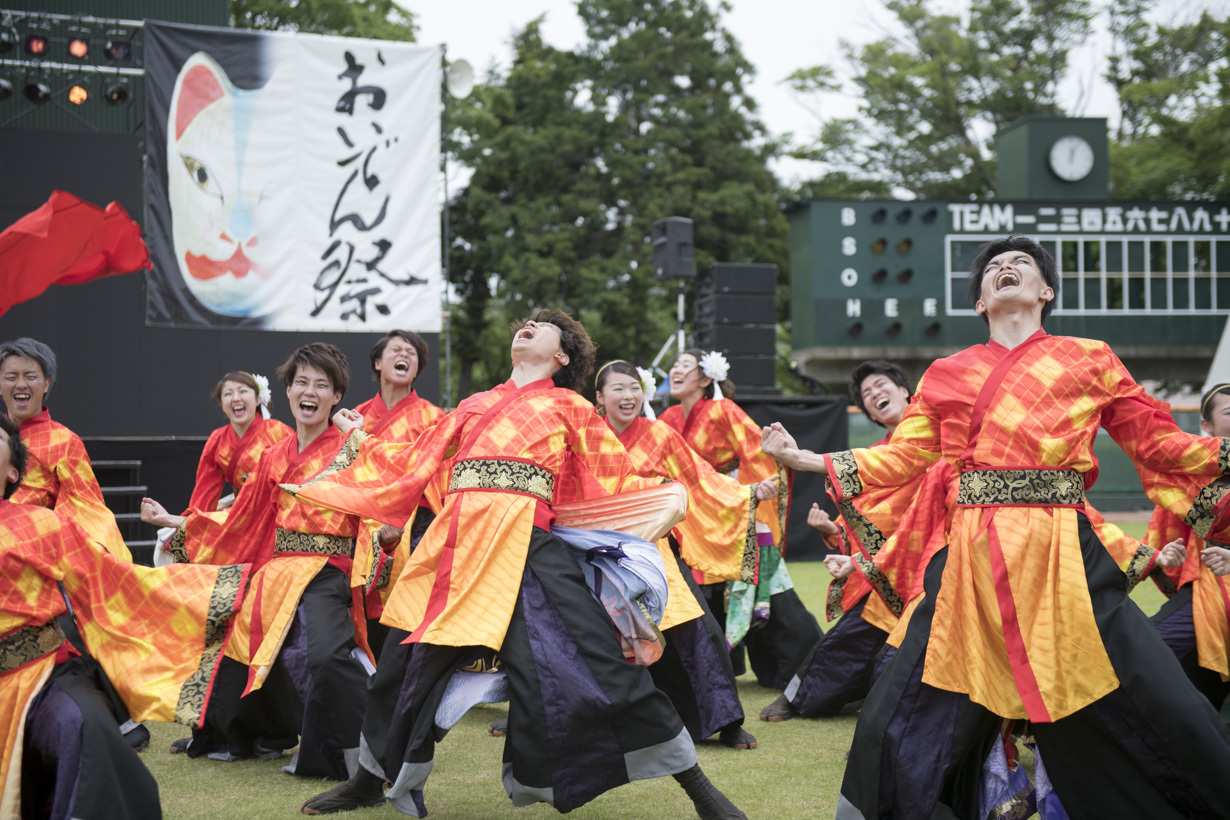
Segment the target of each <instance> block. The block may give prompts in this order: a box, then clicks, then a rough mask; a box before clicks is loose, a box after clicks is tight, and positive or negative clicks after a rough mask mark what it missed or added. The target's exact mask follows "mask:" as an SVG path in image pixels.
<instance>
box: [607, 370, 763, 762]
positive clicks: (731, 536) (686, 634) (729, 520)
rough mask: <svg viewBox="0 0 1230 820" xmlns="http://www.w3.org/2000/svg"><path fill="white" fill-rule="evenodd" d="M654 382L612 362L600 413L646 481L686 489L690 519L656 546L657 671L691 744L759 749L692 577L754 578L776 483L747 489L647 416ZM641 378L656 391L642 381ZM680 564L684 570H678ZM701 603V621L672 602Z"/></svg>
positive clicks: (716, 628)
mask: <svg viewBox="0 0 1230 820" xmlns="http://www.w3.org/2000/svg"><path fill="white" fill-rule="evenodd" d="M652 378H653V377H652V375H651V374H650V373H649V372H648V371H643V370H639V369H638V368H636V367H634V366H633V365H632V364H630V363H628V362H625V361H613V362H608V363H607V364H606V365H604V366H603V367H602V369H600V370H599V371H598V377H597V379H596V380H595V387H596V390H597V401H596V403H597V405H598V413H599V415H602V416H603V417H605V418H606V422H607V424H609V425H610V427H611V429H612V430H614V431H615V434H616V435H617V436H618V437H619V440H620V442H621V443H622V444H623V445H624V447H625V448H626V449H627V451H628V456H629V457H630V458H631V459H632V464H633V466H635V467H636V471H637V472H638V473H639V474H640V475H642V476H645V477H647V478H653V477H661V478H668V479H673V480H676V481H679V482H681V483H682V484H683V485H684V486H685V487H686V488H687V490H688V515H687V518H685V519H684V520H683V521H682V522H680V523H679V524H678V525H677V526H676V527H675V530H674V532H673V533H672V534H671V536H670V539H669V544H668V542H667V539H663V540H661V541H659V542H658V549H659V550H660V551H661V552H662V560H663V561H664V562H665V564H666V566H667V569H668V573H667V580H668V583H669V584H670V599H669V601H668V605H667V611H666V614H665V615H664V616H663V618H662V623H661V628H662V631H663V633H665V635H666V638H667V640H666V650H665V652H664V653H663V655H662V657H661V658H660V659H659V660H658V662H657V663H655V664H654V665H652V666H650V667H649V673H650V675H651V676H652V677H653V680H654V683H655V684H656V685H657V687H658V688H659V689H661V690H662V691H663V692H665V693H666V694H667V695H668V696H669V697H670V699H671V701H672V702H673V703H674V705H675V710H676V711H677V712H678V713H679V715H680V717H682V718H683V722H684V725H685V726H686V727H687V729H688V732H689V733H690V734H691V735H692V739H693V740H701V739H703V738H706V737H709V736H710V735H712V734H713V733H714V732H718V733H719V738H720V740H721V742H722V743H723V744H725V745H726V746H730V747H732V748H735V749H754V748H756V739H755V738H754V737H752V735H751V734H749V733H748V732H747V731H745V730H744V729H743V708H742V706H741V705H740V703H739V693H738V691H737V690H736V687H735V677H734V669H733V667H732V666H731V662H730V654H729V652H728V651H727V647H726V639H725V637H724V636H723V633H722V628H721V627H720V626H719V625H718V623H717V621H716V620H715V619H714V617H713V614H712V613H711V612H710V611H709V607H708V606H707V605H706V603H705V599H704V596H703V595H701V592H700V589H699V587H697V585H696V582H695V580H693V578H692V572H693V570H694V569H695V570H700V571H701V572H704V573H707V574H710V575H714V576H717V577H719V578H723V579H725V580H731V581H738V580H740V578H745V579H748V580H751V579H752V578H753V577H754V570H755V561H756V557H757V553H758V551H759V550H758V547H757V543H756V506H757V503H758V502H760V501H767V500H769V499H771V498H775V497H776V496H777V477H776V476H773V477H771V478H769V479H767V480H765V481H761V482H757V483H756V484H752V485H750V486H744V485H742V484H740V483H739V482H738V481H735V480H734V479H732V478H730V477H729V476H724V475H722V474H721V473H719V472H717V471H716V470H714V469H713V467H711V466H710V465H709V462H707V461H705V460H704V459H703V458H701V457H700V456H699V455H697V454H696V451H695V450H693V449H692V448H691V447H689V446H688V445H687V442H685V441H684V440H683V438H682V437H681V436H680V435H679V434H678V433H676V432H675V430H674V429H673V428H671V427H670V426H668V425H666V424H660V423H655V422H653V421H651V420H650V419H648V418H645V417H644V416H642V415H641V409H642V407H643V406H644V400H645V393H649V394H651V395H652V393H653V387H652ZM643 379H647V380H649V381H650V384H648V385H646V384H644V383H643V381H642V380H643ZM675 567H677V568H678V570H679V572H678V573H676V572H673V571H671V570H672V569H673V568H675ZM678 600H682V601H687V602H689V603H691V602H692V601H695V603H696V605H697V606H696V607H693V609H699V610H700V611H699V612H697V613H696V614H691V613H678V612H677V609H678V607H677V606H675V605H673V604H674V602H676V601H678Z"/></svg>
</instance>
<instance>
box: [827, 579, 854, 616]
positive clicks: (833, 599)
mask: <svg viewBox="0 0 1230 820" xmlns="http://www.w3.org/2000/svg"><path fill="white" fill-rule="evenodd" d="M848 580H850V576H848V575H847V576H846V577H845V578H834V579H833V583H831V584H829V597H828V601H827V602H826V603H825V606H824V611H825V614H827V615H828V617H829V620H830V621H835V620H837V619H838V618H840V617H841V612H842V610H841V598H842V596H843V595H844V594H845V592H846V581H848Z"/></svg>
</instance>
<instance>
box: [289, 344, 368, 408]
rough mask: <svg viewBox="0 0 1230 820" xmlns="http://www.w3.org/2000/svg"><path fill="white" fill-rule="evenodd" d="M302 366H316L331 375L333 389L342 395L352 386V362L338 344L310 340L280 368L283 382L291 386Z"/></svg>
mask: <svg viewBox="0 0 1230 820" xmlns="http://www.w3.org/2000/svg"><path fill="white" fill-rule="evenodd" d="M301 367H314V368H316V369H317V370H319V371H320V372H321V373H324V374H325V375H326V376H328V377H329V381H330V382H331V383H332V385H333V389H334V390H335V391H337V393H338V394H339V395H341V396H345V395H346V388H348V387H350V363H349V362H347V361H346V354H345V353H343V352H342V351H341V349H340V348H338V347H337V345H331V344H329V343H328V342H308V343H307V344H305V345H303V346H302V347H300V348H298V349H297V350H296V351H295V352H294V353H292V354H290V358H288V359H287V360H286V361H284V362H283V363H282V366H281V367H279V368H278V371H277V375H278V378H279V379H281V380H282V384H283V385H285V386H286V387H290V385H291V382H293V381H294V380H295V373H297V372H298V371H299V368H301Z"/></svg>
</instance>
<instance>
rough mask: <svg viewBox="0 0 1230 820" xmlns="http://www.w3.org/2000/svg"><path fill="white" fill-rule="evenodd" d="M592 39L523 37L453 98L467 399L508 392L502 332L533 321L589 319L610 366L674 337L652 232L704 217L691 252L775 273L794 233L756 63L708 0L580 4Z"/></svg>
mask: <svg viewBox="0 0 1230 820" xmlns="http://www.w3.org/2000/svg"><path fill="white" fill-rule="evenodd" d="M578 11H579V13H580V16H581V19H582V21H583V22H584V24H585V27H586V32H587V40H586V43H585V44H584V46H583V47H582V48H581V49H579V50H578V51H576V52H569V51H561V50H558V49H555V48H553V47H551V46H549V45H547V44H546V43H545V42H544V40H543V38H542V34H541V20H536V21H533V22H531V23H530V24H529V25H528V26H527V27H526V28H525V29H524V30H523V31H521V32H519V33H518V34H517V35H516V36H515V37H514V39H513V47H514V59H513V62H512V65H511V67H510V68H509V69H508V71H507V72H506V73H503V74H501V73H498V72H494V73H491V74H489V75H488V77H487V78H486V82H484V83H482V84H480V86H479V87H478V88H477V89H476V90H475V93H474V94H473V95H472V96H471V97H470V98H468V99H467V100H465V101H461V102H458V101H452V102H451V103H450V106H451V108H450V117H451V122H452V125H453V126H454V127H453V128H451V129H450V131H451V134H450V143H451V146H452V147H451V151H452V155H453V157H454V158H455V159H456V161H457V162H459V163H460V164H461V165H463V166H464V167H465V168H466V169H468V171H469V172H470V178H469V182H468V184H467V185H466V186H465V187H464V189H462V190H461V191H460V192H459V193H458V195H457V196H456V197H455V198H454V200H453V201H452V203H451V204H450V207H451V208H452V211H451V213H452V225H453V246H452V252H453V256H452V264H451V269H452V282H453V285H454V288H455V291H456V293H457V295H458V297H459V305H458V306H457V308H456V309H455V310H454V312H453V318H454V329H455V331H456V332H455V338H457V339H458V344H457V348H456V349H455V351H454V352H455V355H456V358H457V360H458V362H459V374H458V379H459V384H458V395H466V394H468V393H469V392H472V391H474V390H479V389H483V388H485V387H488V386H490V385H491V384H493V383H496V382H497V381H501V380H503V378H504V377H505V374H506V371H507V344H508V335H507V333H505V332H504V330H503V328H504V326H505V325H506V324H507V322H508V321H509V320H511V319H513V318H516V317H519V316H524V315H526V314H527V313H529V312H530V311H531V310H532V309H534V308H538V307H544V306H560V307H563V308H564V309H566V310H568V311H569V312H571V313H572V314H573V315H574V316H577V317H578V318H580V319H581V320H582V321H583V322H584V323H585V325H586V327H587V328H588V329H589V331H590V333H591V334H592V335H593V337H594V339H595V340H596V341H597V342H598V344H599V346H600V353H599V357H600V358H615V357H618V358H626V359H633V360H637V361H640V362H642V363H644V362H647V361H648V360H649V359H651V358H652V357H653V355H654V353H655V352H656V351H657V349H658V347H659V346H660V345H661V344H662V342H663V341H664V340H665V339H666V337H667V336H668V335H669V333H670V332H671V331H672V330H673V329H674V327H675V318H674V316H675V303H676V299H675V296H676V285H675V284H674V283H673V282H667V283H661V282H656V281H655V280H654V276H653V271H652V265H651V247H650V244H649V235H650V231H651V226H652V223H653V222H654V221H655V220H657V219H661V218H664V217H668V216H683V217H688V218H691V219H692V220H694V222H695V240H694V244H695V257H696V263H697V267H698V268H701V267H704V266H705V265H707V264H708V263H710V262H713V261H723V262H774V263H777V264H778V266H779V270H780V271H781V273H782V276H783V281H784V277H785V274H786V263H787V243H786V237H787V225H786V220H785V218H784V216H783V215H782V213H781V211H780V209H779V208H778V205H777V199H776V193H777V184H776V181H775V180H774V178H773V176H772V175H771V174H770V172H769V171H768V169H767V161H768V160H769V158H771V157H772V156H774V154H775V152H776V151H777V150H778V146H777V145H776V144H775V143H773V142H772V141H770V140H769V139H768V137H767V136H766V134H765V131H764V128H763V126H762V125H761V124H760V123H759V122H758V121H757V120H756V119H755V103H754V101H753V100H751V98H750V97H748V96H747V94H746V92H745V88H744V86H745V83H746V82H747V81H748V79H749V78H750V77H751V75H752V67H751V65H750V64H749V63H748V62H747V60H746V59H745V58H744V57H743V55H742V53H741V52H740V50H739V47H738V43H737V42H736V40H735V39H734V37H733V36H732V35H731V34H730V33H729V32H727V31H726V30H725V29H723V28H722V25H721V19H720V16H721V14H722V13H723V12H724V11H725V6H719V7H717V8H713V7H711V6H710V5H709V4H708V3H706V2H704V1H703V0H644V1H643V2H630V1H629V0H583V1H582V2H580V3H578Z"/></svg>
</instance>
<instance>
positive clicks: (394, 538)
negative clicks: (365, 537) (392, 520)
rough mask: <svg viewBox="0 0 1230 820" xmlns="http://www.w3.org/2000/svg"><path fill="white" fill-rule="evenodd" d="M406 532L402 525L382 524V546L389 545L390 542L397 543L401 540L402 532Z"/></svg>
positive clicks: (380, 536) (380, 535)
mask: <svg viewBox="0 0 1230 820" xmlns="http://www.w3.org/2000/svg"><path fill="white" fill-rule="evenodd" d="M403 532H405V530H403V529H402V528H401V527H394V526H393V525H392V524H382V525H380V532H379V534H378V537H379V538H380V546H382V547H387V546H389V545H390V544H396V543H397V542H398V541H400V540H401V534H402V533H403Z"/></svg>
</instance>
